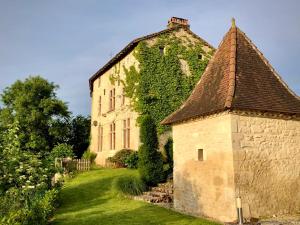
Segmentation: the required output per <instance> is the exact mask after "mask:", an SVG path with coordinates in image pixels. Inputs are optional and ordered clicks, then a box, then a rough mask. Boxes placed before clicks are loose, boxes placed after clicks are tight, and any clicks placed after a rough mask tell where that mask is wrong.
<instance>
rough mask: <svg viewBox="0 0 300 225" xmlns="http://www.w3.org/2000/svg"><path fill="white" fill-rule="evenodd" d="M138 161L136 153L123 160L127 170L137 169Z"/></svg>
mask: <svg viewBox="0 0 300 225" xmlns="http://www.w3.org/2000/svg"><path fill="white" fill-rule="evenodd" d="M138 161H139V154H138V152H136V151H134V152H132V153H131V154H130V155H129V156H128V157H127V158H126V159H125V164H126V166H127V168H130V169H137V168H138Z"/></svg>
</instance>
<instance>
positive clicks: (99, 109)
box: [98, 96, 102, 116]
mask: <svg viewBox="0 0 300 225" xmlns="http://www.w3.org/2000/svg"><path fill="white" fill-rule="evenodd" d="M101 109H102V102H101V96H100V97H99V108H98V116H100V115H101Z"/></svg>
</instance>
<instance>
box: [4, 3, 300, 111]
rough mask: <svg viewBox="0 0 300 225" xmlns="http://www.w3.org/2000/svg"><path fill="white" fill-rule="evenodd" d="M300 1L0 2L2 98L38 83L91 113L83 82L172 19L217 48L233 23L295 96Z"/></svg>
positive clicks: (299, 83)
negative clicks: (34, 79)
mask: <svg viewBox="0 0 300 225" xmlns="http://www.w3.org/2000/svg"><path fill="white" fill-rule="evenodd" d="M299 11H300V1H297V0H294V1H292V0H285V1H279V0H278V1H274V0H264V1H263V0H251V1H241V0H239V1H238V0H237V1H228V0H224V1H217V0H210V1H208V0H206V1H202V0H201V1H200V0H198V1H197V0H195V1H189V0H185V1H183V0H181V1H176V0H175V1H167V0H164V1H163V0H160V1H159V0H151V1H141V0H140V1H136V0H119V1H117V0H107V1H100V0H98V1H96V0H81V1H79V0H51V1H50V0H48V1H46V0H44V1H41V0H26V1H22V0H19V1H16V0H6V1H5V0H0V32H1V33H0V92H2V91H3V89H4V88H5V87H6V86H9V85H11V84H12V83H13V82H14V81H15V80H17V79H24V78H26V77H28V76H29V75H42V76H43V77H45V78H46V79H48V80H49V81H52V82H55V83H56V84H58V85H59V86H60V89H59V90H58V96H59V97H60V98H61V99H63V100H64V101H66V102H67V103H68V105H69V109H70V110H71V111H72V112H73V113H74V114H75V115H76V114H83V115H88V114H89V113H90V96H89V87H88V79H89V77H90V76H91V75H92V74H93V73H94V72H96V71H97V70H98V69H99V68H100V67H101V66H102V65H104V64H105V63H106V62H107V61H108V60H109V59H110V58H111V56H112V55H114V54H116V53H117V52H118V51H119V50H121V49H122V48H123V47H124V46H125V45H126V44H127V43H129V42H130V41H132V40H133V39H134V38H136V37H139V36H143V35H147V34H150V33H153V32H156V31H159V30H162V29H165V28H166V24H167V21H168V19H169V18H170V17H172V16H177V17H183V18H187V19H189V21H190V24H191V30H192V31H193V32H195V33H196V34H198V35H199V36H201V37H202V38H204V39H205V40H206V41H208V42H209V43H211V44H212V45H213V46H215V47H217V46H218V44H219V42H220V40H221V39H222V37H223V36H224V34H225V33H226V31H227V30H228V29H229V27H230V20H231V17H235V18H236V23H237V26H239V27H240V29H241V30H243V31H244V32H245V33H246V34H247V36H248V37H249V38H250V39H251V40H252V41H253V42H254V43H255V45H256V46H257V47H258V48H259V49H260V50H261V51H262V52H263V54H264V55H265V56H266V58H267V59H268V60H269V61H270V63H271V64H272V65H273V67H274V68H275V69H276V70H277V72H278V73H279V74H280V75H281V76H282V78H283V79H284V80H285V82H287V83H288V85H289V87H290V88H291V89H292V90H293V91H294V92H296V93H297V94H298V95H300V65H299V63H300V61H299V58H300V13H299Z"/></svg>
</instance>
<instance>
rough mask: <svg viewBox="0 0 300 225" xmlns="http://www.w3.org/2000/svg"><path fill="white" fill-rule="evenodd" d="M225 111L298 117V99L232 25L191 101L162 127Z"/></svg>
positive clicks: (299, 110)
mask: <svg viewBox="0 0 300 225" xmlns="http://www.w3.org/2000/svg"><path fill="white" fill-rule="evenodd" d="M227 109H237V110H257V111H264V112H278V113H287V114H300V98H299V97H298V96H297V95H296V94H294V93H293V92H292V91H291V90H290V89H289V88H288V86H287V85H286V84H285V83H284V82H283V81H282V79H281V78H280V76H279V75H278V74H277V73H276V72H275V70H274V69H273V68H272V66H271V65H270V64H269V63H268V61H267V60H266V59H265V58H264V56H263V55H262V53H261V52H260V51H259V50H258V49H257V48H256V46H255V45H254V44H253V43H252V42H251V41H250V39H249V38H248V37H247V36H246V35H245V34H244V33H243V32H242V31H241V30H240V29H239V28H237V27H236V26H235V23H234V21H233V25H232V26H231V28H230V29H229V31H228V32H227V34H226V35H225V37H224V38H223V40H222V42H221V43H220V45H219V47H218V49H217V51H216V52H215V54H214V56H213V57H212V59H211V60H210V62H209V64H208V66H207V68H206V70H205V72H204V73H203V75H202V77H201V79H200V81H199V82H198V83H197V85H196V87H195V88H194V90H193V92H192V94H191V95H190V97H189V98H188V99H187V100H186V101H185V102H184V103H183V105H182V106H181V107H180V108H179V109H178V110H177V111H175V112H174V113H172V114H171V115H169V116H168V117H167V118H166V119H164V120H163V121H162V124H172V123H176V122H180V121H183V120H188V119H191V118H195V117H199V116H204V115H209V114H213V113H217V112H221V111H224V110H227Z"/></svg>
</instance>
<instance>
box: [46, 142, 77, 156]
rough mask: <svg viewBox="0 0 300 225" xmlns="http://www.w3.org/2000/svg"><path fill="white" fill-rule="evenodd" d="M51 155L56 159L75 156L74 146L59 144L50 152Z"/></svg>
mask: <svg viewBox="0 0 300 225" xmlns="http://www.w3.org/2000/svg"><path fill="white" fill-rule="evenodd" d="M50 157H51V158H52V159H55V158H68V157H70V158H73V157H74V153H73V149H72V146H71V145H68V144H65V143H63V144H58V145H56V146H55V147H54V148H53V149H52V151H51V153H50Z"/></svg>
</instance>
